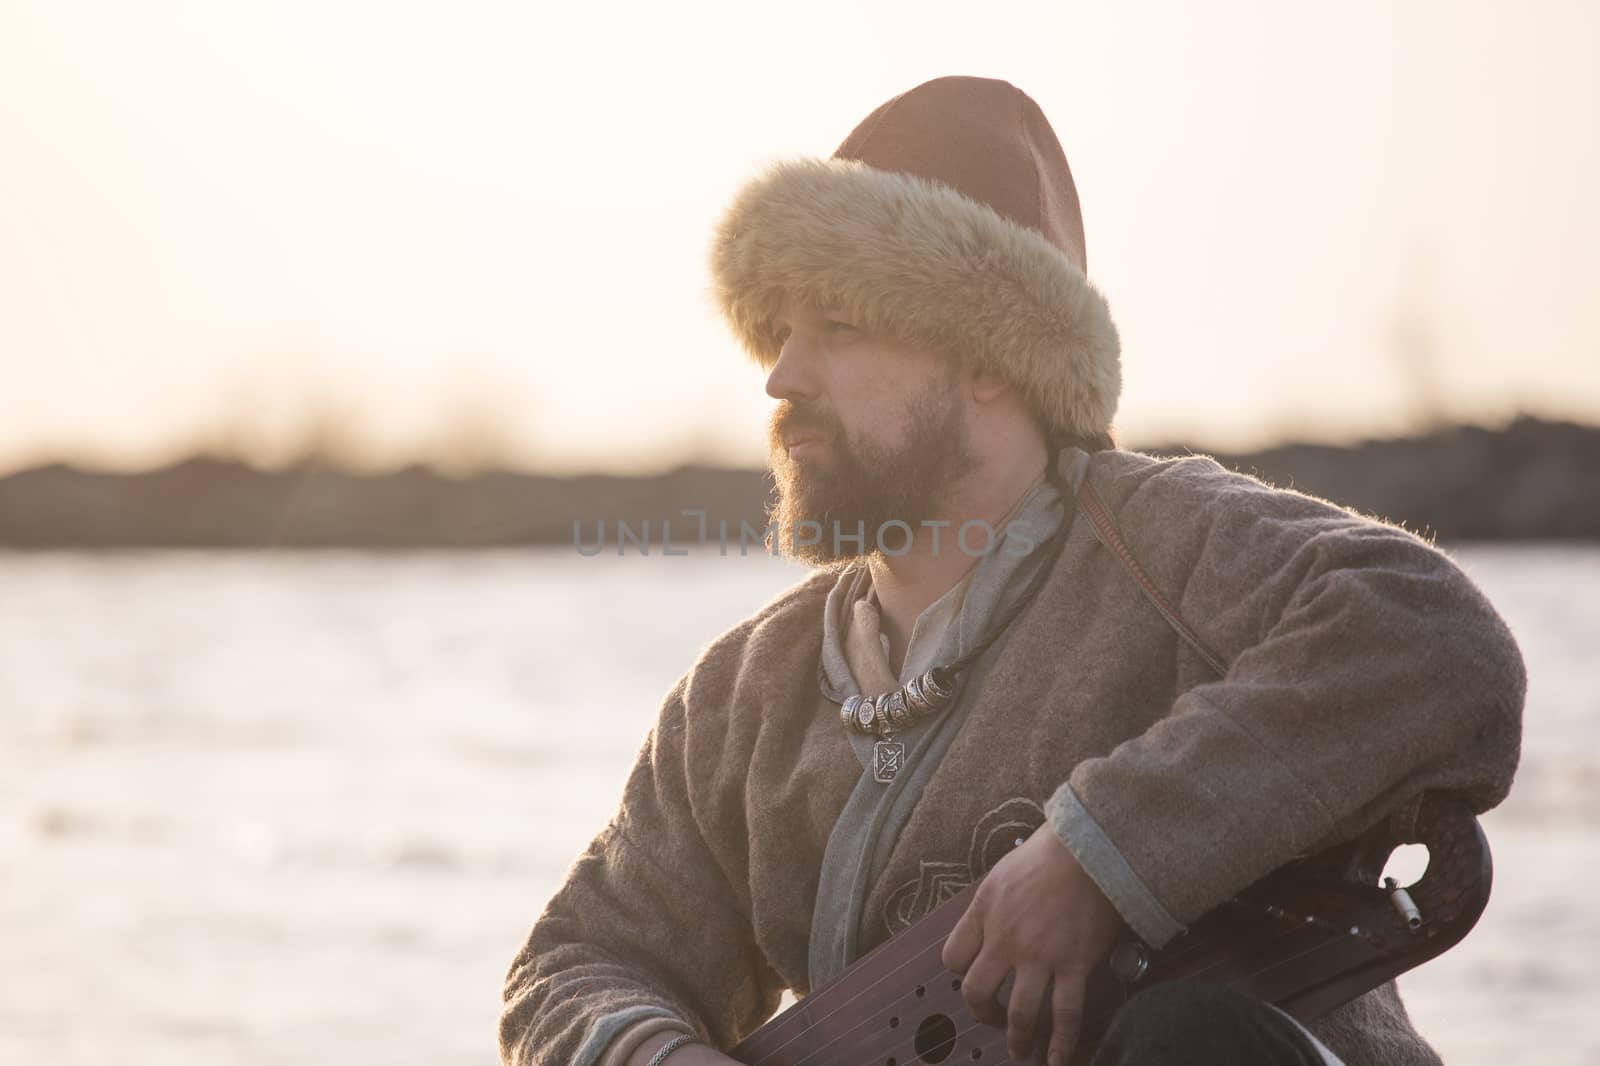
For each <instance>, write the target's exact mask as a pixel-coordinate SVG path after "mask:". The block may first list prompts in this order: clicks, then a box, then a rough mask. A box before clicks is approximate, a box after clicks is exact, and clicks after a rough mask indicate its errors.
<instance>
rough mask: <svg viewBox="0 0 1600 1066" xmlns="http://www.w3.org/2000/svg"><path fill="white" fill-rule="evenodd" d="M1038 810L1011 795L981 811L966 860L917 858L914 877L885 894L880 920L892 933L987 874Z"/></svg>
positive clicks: (1031, 825) (1035, 823)
mask: <svg viewBox="0 0 1600 1066" xmlns="http://www.w3.org/2000/svg"><path fill="white" fill-rule="evenodd" d="M1044 820H1045V818H1044V808H1043V807H1041V806H1039V804H1037V803H1035V802H1034V801H1033V800H1031V799H1028V798H1027V797H1025V796H1013V797H1012V798H1011V799H1008V800H1006V801H1005V802H1004V803H1002V804H1000V805H999V806H998V807H995V808H993V809H992V810H989V811H986V812H985V813H984V815H983V816H982V817H981V818H979V819H978V824H977V825H975V826H973V827H972V838H971V840H970V841H969V842H968V845H967V861H966V862H927V861H924V862H921V863H919V864H918V873H917V876H916V877H915V878H914V879H913V880H910V881H907V882H906V883H905V884H903V885H900V886H899V887H898V888H896V889H895V890H894V891H893V892H890V893H889V896H888V898H887V899H885V900H884V903H883V924H884V925H885V926H887V927H888V930H889V935H890V936H893V935H894V934H895V933H898V932H900V931H901V930H902V929H906V928H908V927H909V926H910V925H911V924H912V923H914V922H916V921H918V920H920V919H922V918H924V917H926V916H927V914H928V912H929V911H931V910H933V908H935V907H937V906H938V905H939V904H941V903H943V902H944V901H945V900H947V899H949V898H950V897H951V896H954V895H956V894H957V893H959V892H960V891H961V890H962V889H963V888H966V887H967V886H968V885H970V884H972V882H974V881H977V880H979V879H981V878H982V877H983V875H984V874H986V873H988V872H989V870H990V869H991V868H993V866H994V864H995V863H997V862H999V861H1000V859H1001V857H1002V856H1004V855H1005V854H1006V853H1007V852H1009V851H1010V850H1011V849H1012V848H1013V847H1015V846H1016V842H1017V838H1019V837H1021V838H1023V839H1026V838H1027V836H1028V835H1029V834H1030V833H1032V832H1033V831H1034V830H1035V829H1037V828H1039V826H1041V825H1043V824H1044Z"/></svg>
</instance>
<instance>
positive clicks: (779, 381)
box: [767, 333, 817, 400]
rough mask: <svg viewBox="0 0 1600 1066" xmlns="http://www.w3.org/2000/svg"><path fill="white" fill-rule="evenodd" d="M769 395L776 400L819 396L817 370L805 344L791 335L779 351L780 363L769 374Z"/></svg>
mask: <svg viewBox="0 0 1600 1066" xmlns="http://www.w3.org/2000/svg"><path fill="white" fill-rule="evenodd" d="M767 395H768V396H771V397H772V398H773V399H774V400H811V399H815V398H816V396H817V379H816V368H815V367H814V366H813V365H812V363H811V359H810V358H809V357H808V356H807V354H806V345H805V343H804V342H803V341H802V340H801V339H800V338H798V337H797V336H796V335H795V334H793V333H791V334H789V336H788V337H787V338H785V340H784V342H783V347H782V348H780V349H779V350H778V361H777V362H776V363H773V364H772V369H771V370H769V371H768V372H767Z"/></svg>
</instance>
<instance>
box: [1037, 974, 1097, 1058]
mask: <svg viewBox="0 0 1600 1066" xmlns="http://www.w3.org/2000/svg"><path fill="white" fill-rule="evenodd" d="M1087 980H1088V975H1087V974H1084V973H1080V972H1077V971H1057V973H1056V985H1055V990H1054V991H1053V992H1052V993H1051V994H1050V1050H1049V1051H1048V1052H1047V1053H1046V1055H1045V1064H1046V1066H1067V1059H1069V1058H1071V1057H1072V1049H1073V1048H1075V1047H1077V1046H1078V1036H1079V1035H1080V1034H1081V1033H1082V1032H1083V995H1084V985H1085V983H1086V981H1087Z"/></svg>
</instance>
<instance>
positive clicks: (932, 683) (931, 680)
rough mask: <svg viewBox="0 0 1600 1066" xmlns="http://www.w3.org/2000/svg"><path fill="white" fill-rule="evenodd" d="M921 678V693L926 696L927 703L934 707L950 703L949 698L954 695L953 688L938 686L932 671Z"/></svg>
mask: <svg viewBox="0 0 1600 1066" xmlns="http://www.w3.org/2000/svg"><path fill="white" fill-rule="evenodd" d="M922 678H923V680H922V691H923V692H924V693H925V694H926V695H927V697H928V702H929V703H931V704H933V706H935V707H943V706H944V705H945V704H946V703H949V702H950V697H951V696H954V695H955V694H956V690H955V689H954V688H953V687H951V688H946V687H945V686H944V685H941V684H939V681H938V679H937V678H936V677H934V676H933V671H932V670H929V671H928V672H927V673H925V674H923V675H922Z"/></svg>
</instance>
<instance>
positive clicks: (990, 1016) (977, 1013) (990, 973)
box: [961, 951, 1011, 1029]
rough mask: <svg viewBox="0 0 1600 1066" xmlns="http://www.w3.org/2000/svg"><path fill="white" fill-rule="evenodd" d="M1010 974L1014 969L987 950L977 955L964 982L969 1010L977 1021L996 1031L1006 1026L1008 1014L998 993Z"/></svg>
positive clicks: (963, 988)
mask: <svg viewBox="0 0 1600 1066" xmlns="http://www.w3.org/2000/svg"><path fill="white" fill-rule="evenodd" d="M1009 972H1011V967H1010V965H1009V964H1008V963H1007V962H1006V960H1004V959H1002V958H1000V957H999V956H998V955H996V954H995V953H994V952H992V951H984V952H979V953H978V957H977V958H976V959H974V960H973V962H972V966H971V967H970V968H969V969H968V970H967V975H966V977H964V978H962V981H961V998H962V999H964V1000H966V1003H967V1010H969V1011H970V1012H971V1013H972V1016H973V1017H974V1018H976V1019H978V1021H980V1022H982V1023H983V1024H985V1025H992V1026H994V1027H995V1028H997V1029H998V1028H1003V1027H1004V1026H1005V1024H1006V1012H1005V1011H1004V1010H1003V1009H1001V1007H1000V1001H999V1000H997V999H995V994H996V993H998V992H999V991H1000V982H1002V981H1004V980H1005V979H1006V974H1007V973H1009Z"/></svg>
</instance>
